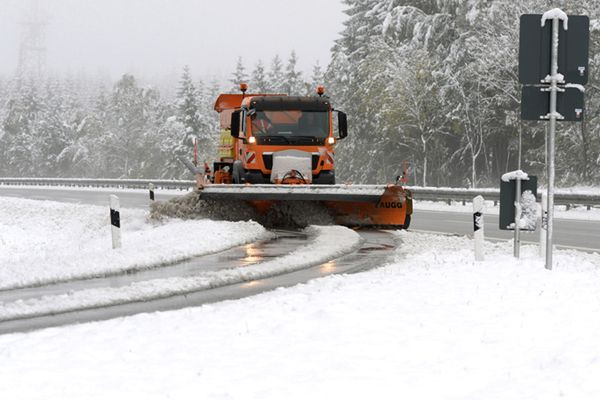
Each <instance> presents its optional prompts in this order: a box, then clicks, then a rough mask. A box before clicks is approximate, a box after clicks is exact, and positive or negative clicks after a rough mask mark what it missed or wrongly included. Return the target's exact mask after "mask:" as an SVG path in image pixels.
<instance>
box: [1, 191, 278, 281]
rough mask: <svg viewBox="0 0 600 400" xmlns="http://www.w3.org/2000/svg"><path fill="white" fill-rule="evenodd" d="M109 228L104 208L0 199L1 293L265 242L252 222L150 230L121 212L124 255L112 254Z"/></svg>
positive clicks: (162, 225)
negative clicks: (261, 240)
mask: <svg viewBox="0 0 600 400" xmlns="http://www.w3.org/2000/svg"><path fill="white" fill-rule="evenodd" d="M107 203H108V197H107ZM109 221H110V217H109V208H108V205H107V206H106V207H99V206H90V205H78V204H67V203H56V202H50V201H37V200H25V199H16V198H8V197H0V248H1V249H2V251H1V252H0V289H8V288H14V287H22V286H29V285H39V284H45V283H51V282H57V281H64V280H69V279H74V278H89V277H95V276H104V275H109V274H116V273H122V272H126V271H134V270H141V269H147V268H151V267H156V266H159V265H163V264H169V263H173V262H176V261H180V260H184V259H187V258H190V257H193V256H197V255H201V254H206V253H210V252H215V251H220V250H224V249H226V248H229V247H232V246H236V245H241V244H243V243H247V242H250V241H255V240H258V239H260V238H266V237H267V236H268V232H267V231H266V230H265V229H264V228H263V227H262V226H260V225H259V224H257V223H255V222H215V221H209V220H197V221H181V220H173V219H170V220H166V221H164V222H156V221H153V222H148V221H147V220H146V213H145V212H144V211H143V210H140V209H122V210H121V227H122V234H123V247H122V248H121V249H118V250H113V249H112V248H111V233H110V222H109Z"/></svg>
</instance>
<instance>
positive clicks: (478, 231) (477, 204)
mask: <svg viewBox="0 0 600 400" xmlns="http://www.w3.org/2000/svg"><path fill="white" fill-rule="evenodd" d="M473 238H474V242H475V261H483V259H484V253H483V239H484V233H483V197H482V196H477V197H475V198H473Z"/></svg>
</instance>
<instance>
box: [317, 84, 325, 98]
mask: <svg viewBox="0 0 600 400" xmlns="http://www.w3.org/2000/svg"><path fill="white" fill-rule="evenodd" d="M317 94H318V95H319V96H323V94H325V87H324V86H317Z"/></svg>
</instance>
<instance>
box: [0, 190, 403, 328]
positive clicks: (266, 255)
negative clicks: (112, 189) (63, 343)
mask: <svg viewBox="0 0 600 400" xmlns="http://www.w3.org/2000/svg"><path fill="white" fill-rule="evenodd" d="M6 192H9V193H6ZM9 194H10V195H12V196H14V197H33V198H36V199H37V200H55V201H56V200H59V201H67V202H77V203H92V204H93V203H102V202H106V198H107V197H108V193H106V192H104V193H102V192H100V193H98V192H96V191H93V190H86V189H84V190H73V189H66V190H63V191H61V190H54V189H53V190H50V191H46V190H43V189H23V188H19V189H17V190H10V191H0V196H4V197H8V196H9ZM123 194H125V196H122V195H123ZM119 195H120V197H122V198H127V199H128V200H127V201H128V202H129V204H130V205H138V206H144V205H145V203H146V201H147V200H146V199H145V193H144V192H138V193H131V191H129V192H127V191H124V192H122V193H119ZM17 204H20V203H17ZM41 204H45V203H33V204H31V205H27V206H26V207H36V206H40V207H41ZM15 205H16V204H15ZM49 211H53V209H49ZM40 212H41V213H43V212H44V211H40ZM82 217H83V215H82ZM54 218H56V217H54ZM340 229H345V228H340ZM345 230H346V231H349V230H347V229H345ZM42 232H43V230H42ZM349 232H350V233H351V234H352V235H354V236H356V234H355V233H353V232H352V231H349ZM340 233H341V234H342V235H343V232H340ZM315 235H317V236H315ZM319 235H320V234H319V233H318V232H317V233H314V234H312V235H307V234H306V232H285V231H279V232H276V236H275V237H274V238H271V239H261V240H259V241H257V242H254V243H249V244H244V245H242V246H236V247H234V248H232V249H229V250H226V251H224V252H219V253H216V254H208V255H204V256H200V257H195V258H193V259H191V260H186V261H184V262H180V263H177V264H175V265H169V266H168V267H166V268H152V269H141V270H135V271H132V272H129V273H128V274H126V275H123V274H122V273H120V272H119V271H116V272H115V273H108V274H107V275H108V276H105V277H101V278H93V279H89V278H90V276H87V275H84V276H82V277H81V278H77V275H75V277H74V278H73V277H71V278H67V279H66V281H65V280H64V279H62V278H60V277H59V278H52V277H51V276H49V277H48V278H46V283H42V284H36V283H35V282H33V281H32V283H30V284H19V283H18V282H17V281H15V282H16V283H15V284H14V285H15V286H14V287H15V288H14V289H10V285H8V286H7V288H9V290H3V291H0V303H2V305H3V307H2V310H3V311H2V315H1V316H0V320H2V322H0V333H7V332H16V331H25V330H31V329H37V328H42V327H49V326H56V325H63V324H68V323H74V322H84V321H91V320H100V319H107V318H113V317H116V316H123V315H131V314H136V313H140V312H151V311H156V310H168V309H178V308H183V307H187V306H196V305H200V304H204V303H207V302H214V301H220V300H225V299H235V298H241V297H245V296H249V295H252V294H256V293H260V292H262V291H266V290H271V289H274V288H277V287H282V286H291V285H295V284H297V283H300V282H306V281H308V280H310V279H313V278H317V277H322V276H326V275H330V274H334V273H352V272H357V271H362V270H366V269H368V268H371V267H373V266H377V265H381V264H385V263H386V262H388V261H390V260H388V258H389V257H391V256H392V255H393V251H394V250H395V248H396V244H397V241H398V239H397V238H396V237H395V236H394V235H391V234H389V233H385V232H380V231H365V232H361V236H362V243H361V245H360V248H359V249H358V251H354V252H352V253H351V254H349V255H345V256H344V255H343V254H344V252H345V253H347V252H348V251H347V250H345V251H344V252H342V251H339V252H338V253H337V254H338V255H336V256H335V257H328V256H326V255H327V254H329V253H330V254H334V253H331V251H330V250H325V251H324V250H319V245H318V243H317V245H316V246H315V243H314V241H315V240H316V241H317V242H319V241H320V240H319V239H318V237H319ZM328 235H331V234H328ZM309 239H311V240H312V242H311V240H309ZM337 240H338V245H341V247H340V248H343V238H342V237H339V236H338V239H337ZM339 240H342V241H341V242H339ZM357 243H358V242H357ZM303 246H304V247H305V248H306V250H304V251H311V252H312V253H316V254H317V255H318V254H324V255H325V257H326V258H322V260H323V261H319V262H312V261H310V259H311V257H314V256H315V254H311V255H308V254H306V255H305V256H304V257H302V258H303V259H305V261H304V262H305V264H306V263H308V264H307V265H314V266H313V267H310V268H305V267H304V266H303V264H302V262H298V261H294V262H292V260H291V259H290V261H285V260H287V259H288V258H290V256H291V255H292V254H291V253H292V252H293V251H295V250H298V249H300V250H301V249H302V248H303ZM320 246H321V247H323V246H325V247H329V248H331V247H332V246H331V245H328V244H327V242H324V243H322V244H321V245H320ZM335 247H336V246H333V248H335ZM348 250H351V248H348ZM286 257H287V258H286ZM321 257H323V256H321ZM293 258H294V259H296V258H298V256H294V257H293ZM332 259H333V260H332ZM280 260H281V261H280ZM317 260H318V259H317ZM327 260H332V261H327ZM326 261H327V262H326ZM273 262H275V264H277V263H279V264H282V266H277V265H273V264H274V263H273ZM269 263H271V264H269ZM296 264H297V265H296ZM267 265H273V267H269V268H270V269H273V268H274V270H273V271H275V272H269V268H267ZM255 266H256V267H255ZM263 266H264V267H263ZM253 268H254V269H255V270H256V271H255V272H253ZM302 268H303V269H302ZM235 270H238V271H240V272H239V273H238V274H235V273H234V272H232V271H235ZM219 271H223V272H224V273H225V275H224V278H219V277H217V275H218V274H219ZM261 271H262V272H261ZM276 271H280V272H279V273H278V272H276ZM289 271H293V272H291V273H290V272H289ZM284 272H285V274H283V275H278V274H282V273H284ZM103 274H104V273H103ZM211 274H212V275H211ZM238 275H239V276H238ZM273 275H275V276H273ZM254 276H256V279H254V278H253V277H254ZM216 277H217V278H219V279H216V280H215V279H214V278H216ZM249 277H250V279H249ZM53 279H56V283H52V282H53V281H52V280H53ZM173 280H176V282H172V281H173ZM42 282H44V280H42ZM240 282H242V283H240ZM151 283H152V284H154V285H155V286H154V287H153V288H150V290H148V286H151V285H149V284H151ZM158 286H160V290H156V287H158ZM168 287H170V288H168ZM206 288H210V289H211V290H203V289H206ZM115 293H118V294H119V295H117V296H115ZM123 293H128V296H130V297H123V296H121V295H122V294H123ZM94 296H96V297H97V299H98V300H94V302H91V303H90V301H89V299H90V298H91V297H94ZM73 298H75V299H77V298H79V303H76V302H74V299H73ZM48 304H56V305H52V306H49V305H48Z"/></svg>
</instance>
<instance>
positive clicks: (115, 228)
mask: <svg viewBox="0 0 600 400" xmlns="http://www.w3.org/2000/svg"><path fill="white" fill-rule="evenodd" d="M120 208H121V207H120V206H119V198H118V197H117V196H115V195H114V194H111V195H110V228H111V232H112V247H113V249H118V248H121V214H120Z"/></svg>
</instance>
